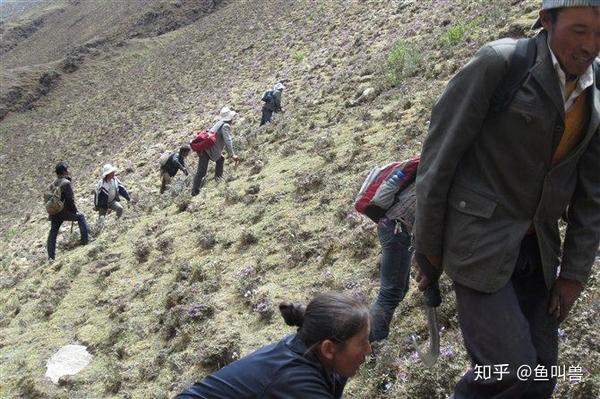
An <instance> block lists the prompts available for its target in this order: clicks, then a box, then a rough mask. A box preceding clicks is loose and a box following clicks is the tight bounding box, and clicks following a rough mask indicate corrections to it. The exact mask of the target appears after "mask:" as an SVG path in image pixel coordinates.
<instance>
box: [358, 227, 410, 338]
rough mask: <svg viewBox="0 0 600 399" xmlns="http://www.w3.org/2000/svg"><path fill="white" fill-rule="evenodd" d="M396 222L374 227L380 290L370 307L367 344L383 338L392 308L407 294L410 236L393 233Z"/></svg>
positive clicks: (406, 232) (387, 328)
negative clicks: (377, 251)
mask: <svg viewBox="0 0 600 399" xmlns="http://www.w3.org/2000/svg"><path fill="white" fill-rule="evenodd" d="M395 230H396V222H395V221H393V220H388V219H382V220H381V221H380V222H379V225H378V226H377V233H378V235H379V242H381V263H380V275H381V287H380V289H379V295H378V296H377V300H376V301H375V303H373V305H371V314H372V318H373V321H372V326H371V335H370V337H369V339H370V340H371V341H380V340H382V339H385V338H387V336H388V334H389V332H390V323H391V322H392V317H393V316H394V311H395V310H396V307H397V306H398V304H399V303H400V301H402V299H404V296H405V295H406V292H407V291H408V283H409V277H410V259H411V257H412V248H411V246H410V244H411V235H410V233H409V232H408V231H406V228H405V227H404V226H403V229H402V230H401V231H398V232H396V231H395Z"/></svg>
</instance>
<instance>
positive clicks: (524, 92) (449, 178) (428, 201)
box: [414, 0, 600, 399]
mask: <svg viewBox="0 0 600 399" xmlns="http://www.w3.org/2000/svg"><path fill="white" fill-rule="evenodd" d="M539 16H540V17H539V19H538V21H537V22H536V24H535V26H534V27H535V28H543V29H542V30H541V31H540V32H539V33H538V34H537V35H536V36H535V37H534V38H533V39H525V40H521V41H515V40H513V39H501V40H498V41H495V42H492V43H489V44H487V45H485V46H483V47H482V48H481V49H480V50H479V51H478V52H477V53H476V54H475V55H474V57H473V58H472V59H471V60H470V61H469V62H468V63H467V64H466V65H465V66H464V67H463V68H462V69H461V70H460V71H459V72H458V73H457V74H456V75H455V76H454V77H453V78H452V79H451V80H450V82H449V83H448V85H447V87H446V89H445V91H444V93H443V94H442V96H441V97H440V98H439V99H438V101H437V103H436V104H435V106H434V107H433V110H432V115H431V122H430V125H429V132H428V135H427V137H426V139H425V142H424V145H423V150H422V154H421V161H420V164H419V170H418V173H417V186H416V193H417V208H416V209H417V212H416V218H415V232H414V235H415V238H414V246H415V256H414V258H415V260H416V262H415V267H416V268H417V282H418V284H419V289H421V290H426V289H427V288H428V287H429V286H431V285H434V284H435V283H436V282H437V279H438V278H439V276H440V274H441V273H442V271H444V272H446V274H447V275H448V276H449V277H450V279H451V280H452V281H453V283H454V291H455V295H456V308H457V311H458V321H459V325H460V328H461V331H462V335H463V339H464V344H465V347H466V349H467V353H468V354H469V356H470V357H471V360H472V364H473V367H472V368H471V369H470V370H469V371H467V372H466V373H465V374H464V375H463V377H462V379H461V380H460V381H459V382H458V384H457V385H456V387H455V389H454V399H463V398H481V399H485V398H500V397H502V398H515V399H517V398H539V399H546V398H550V397H551V396H552V393H553V391H554V387H555V385H556V380H557V379H556V374H554V375H553V374H552V370H554V369H555V368H556V367H557V363H558V326H559V324H560V323H561V322H562V321H563V320H565V318H566V317H567V316H568V314H569V311H570V309H571V308H572V306H573V304H574V303H575V301H576V300H577V298H578V297H579V296H580V294H581V292H582V290H583V287H584V285H585V284H586V282H587V280H588V278H589V276H590V274H591V270H592V265H593V263H594V259H595V258H596V255H597V251H598V247H599V242H600V173H599V172H598V171H600V107H599V106H598V104H599V102H600V89H599V83H600V79H598V78H597V77H598V69H599V68H600V65H599V64H598V63H597V62H595V59H596V57H597V56H598V53H599V52H600V1H599V0H544V1H542V7H541V11H540V14H539ZM520 43H525V44H526V45H525V46H522V45H520ZM520 47H521V48H525V49H528V48H529V49H533V51H527V50H525V51H523V50H520V49H519V48H520ZM515 54H525V55H527V54H529V55H533V62H527V59H528V57H527V56H526V57H518V58H521V60H524V62H520V61H518V58H517V59H516V60H515V57H514V56H515ZM514 65H526V66H527V68H526V69H525V72H526V73H525V74H523V78H522V79H513V77H514V76H518V75H519V74H516V75H515V74H514V73H513V69H514V68H513V66H514ZM517 70H520V67H518V68H517ZM595 76H596V77H595ZM518 77H519V76H518ZM506 81H513V83H514V84H511V85H506V84H505V82H506ZM507 93H508V95H507ZM498 98H500V99H501V101H498ZM561 218H562V219H563V220H564V221H565V226H566V229H565V230H564V231H563V232H562V233H561V229H559V220H560V219H561ZM488 368H491V369H492V370H497V369H498V370H500V371H501V372H502V374H501V376H500V377H501V378H481V374H480V373H478V371H481V370H485V369H488ZM524 369H525V374H521V373H520V371H522V370H524ZM527 370H535V375H532V374H527ZM538 371H540V373H538ZM541 373H548V374H545V375H547V377H548V378H543V379H539V378H537V377H538V376H539V375H542V374H541ZM534 376H535V377H536V378H533V377H534Z"/></svg>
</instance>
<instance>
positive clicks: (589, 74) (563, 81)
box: [548, 43, 594, 112]
mask: <svg viewBox="0 0 600 399" xmlns="http://www.w3.org/2000/svg"><path fill="white" fill-rule="evenodd" d="M548 49H549V50H550V56H551V57H552V65H553V66H554V70H555V71H556V75H557V76H558V82H559V83H560V91H561V93H562V95H563V101H564V102H565V112H567V111H568V110H569V108H571V106H572V105H573V103H574V102H575V100H576V99H577V97H579V95H580V94H581V93H583V91H584V90H585V89H587V88H588V87H590V86H591V85H593V84H594V71H593V68H592V66H591V65H590V66H589V67H588V69H586V71H585V72H584V74H583V75H581V76H580V77H579V78H578V79H577V85H576V86H575V89H574V90H573V91H572V92H571V93H570V95H569V96H568V98H567V94H569V93H568V92H567V89H566V87H567V77H566V74H565V72H564V71H563V69H562V67H561V66H560V63H559V62H558V59H557V58H556V56H555V55H554V52H553V51H552V49H551V48H550V44H549V43H548Z"/></svg>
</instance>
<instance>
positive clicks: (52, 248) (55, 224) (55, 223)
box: [46, 213, 89, 259]
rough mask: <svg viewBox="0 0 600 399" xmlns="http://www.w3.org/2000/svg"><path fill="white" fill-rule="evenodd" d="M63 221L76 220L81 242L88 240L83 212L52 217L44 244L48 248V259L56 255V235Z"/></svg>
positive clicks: (84, 242) (85, 242)
mask: <svg viewBox="0 0 600 399" xmlns="http://www.w3.org/2000/svg"><path fill="white" fill-rule="evenodd" d="M64 221H73V222H74V221H77V224H78V225H79V233H80V235H81V243H82V244H87V242H88V240H89V237H88V227H87V223H86V222H85V216H83V213H65V214H61V215H60V216H58V217H54V218H52V219H51V220H50V233H48V243H47V244H46V248H47V249H48V258H50V259H54V257H55V256H56V237H58V232H59V230H60V226H61V225H62V224H63V222H64Z"/></svg>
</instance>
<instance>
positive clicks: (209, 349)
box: [200, 333, 240, 370]
mask: <svg viewBox="0 0 600 399" xmlns="http://www.w3.org/2000/svg"><path fill="white" fill-rule="evenodd" d="M207 344H208V345H207V346H206V347H205V348H204V349H203V350H202V351H201V353H200V362H201V363H202V365H204V366H206V367H209V368H210V369H212V370H218V369H220V368H221V367H223V366H226V365H228V364H229V363H231V362H233V361H235V360H237V359H238V358H239V353H240V335H239V333H233V334H231V335H229V336H225V337H221V338H219V339H217V340H216V341H209V342H207Z"/></svg>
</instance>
